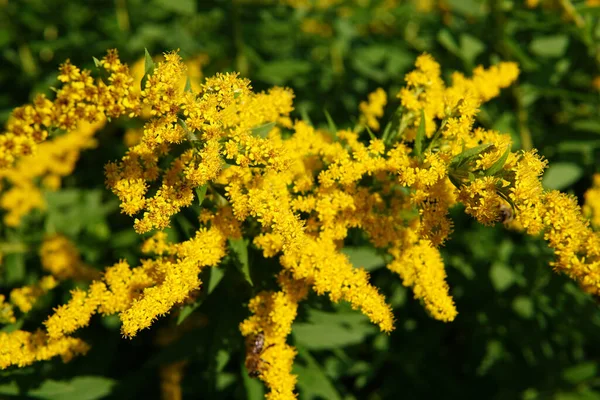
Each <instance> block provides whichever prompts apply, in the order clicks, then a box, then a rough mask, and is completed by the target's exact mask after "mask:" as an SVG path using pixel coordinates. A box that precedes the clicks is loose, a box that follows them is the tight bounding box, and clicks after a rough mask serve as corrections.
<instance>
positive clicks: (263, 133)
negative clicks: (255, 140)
mask: <svg viewBox="0 0 600 400" xmlns="http://www.w3.org/2000/svg"><path fill="white" fill-rule="evenodd" d="M274 126H275V122H267V123H266V124H263V125H259V126H256V127H254V128H252V134H253V135H255V136H258V137H261V138H263V139H264V138H266V137H267V135H268V134H269V132H271V129H273V127H274Z"/></svg>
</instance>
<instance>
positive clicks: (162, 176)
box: [0, 53, 600, 399]
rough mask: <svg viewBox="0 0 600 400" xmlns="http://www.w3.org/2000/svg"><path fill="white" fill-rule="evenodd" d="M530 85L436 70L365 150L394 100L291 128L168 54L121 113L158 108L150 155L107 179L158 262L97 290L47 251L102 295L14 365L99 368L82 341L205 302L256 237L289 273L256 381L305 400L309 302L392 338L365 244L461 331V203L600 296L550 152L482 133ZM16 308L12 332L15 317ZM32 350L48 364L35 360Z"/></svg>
mask: <svg viewBox="0 0 600 400" xmlns="http://www.w3.org/2000/svg"><path fill="white" fill-rule="evenodd" d="M110 54H114V53H110ZM107 64H108V65H116V66H120V65H122V64H120V62H118V60H117V61H115V60H114V59H113V60H112V61H110V62H108V61H104V63H103V65H107ZM72 68H74V67H72ZM72 68H71V69H72ZM118 68H121V67H118ZM125 69H126V67H125ZM65 70H67V71H68V70H69V68H67V69H65V68H63V75H64V74H65ZM109 70H111V69H110V68H109ZM518 72H519V71H518V67H517V66H516V64H514V63H500V64H498V65H496V66H492V67H490V68H488V69H484V68H482V67H477V68H476V69H475V71H474V73H473V76H472V77H470V78H467V77H465V76H464V75H462V74H458V73H456V74H454V75H453V76H452V82H451V84H450V85H446V83H445V82H444V81H443V80H442V78H441V68H440V65H439V64H438V63H437V62H436V61H435V60H434V59H433V58H432V57H431V56H429V55H427V54H424V55H422V56H420V57H418V58H417V60H416V69H415V70H414V71H412V72H410V73H409V74H407V76H406V87H405V88H403V89H402V90H401V91H400V92H399V94H398V97H399V98H400V102H401V106H400V108H399V109H398V111H397V112H396V113H395V114H394V117H393V118H392V120H391V121H390V122H389V123H387V124H386V125H385V127H384V128H383V129H382V134H381V137H380V138H374V137H371V139H368V138H367V137H366V135H363V136H362V137H361V136H360V130H361V129H362V127H364V125H365V124H366V125H367V126H370V127H372V128H373V129H377V128H378V127H379V119H380V118H381V117H382V114H383V111H382V110H383V107H384V106H385V104H386V101H387V99H386V95H385V92H384V91H383V90H382V89H380V90H378V91H376V92H375V93H373V94H372V95H370V96H369V100H368V101H367V102H365V103H362V104H361V107H360V108H361V112H362V114H363V117H362V119H361V120H359V126H357V127H356V129H354V130H339V131H337V132H329V131H325V130H320V129H315V128H314V127H312V126H310V125H309V124H308V123H306V122H303V121H292V120H291V119H290V118H289V113H290V112H291V110H292V99H293V94H292V92H291V91H290V90H288V89H283V88H272V89H271V90H269V91H268V92H264V93H254V92H252V90H251V87H250V83H249V81H248V80H246V79H242V78H239V77H238V76H237V75H236V74H218V75H216V76H215V77H212V78H208V79H206V80H205V81H204V83H202V84H201V85H200V86H199V87H198V88H197V89H194V88H190V87H186V85H184V84H183V82H185V79H184V77H185V65H184V64H183V62H182V60H181V58H180V57H179V55H178V54H177V53H169V54H166V55H165V59H164V61H163V62H161V63H159V64H158V65H157V66H156V68H155V69H154V70H153V71H152V72H151V73H150V74H149V75H147V76H146V78H147V80H146V84H145V86H144V88H143V90H142V91H141V93H140V94H139V96H140V97H139V99H137V98H136V101H135V102H134V101H133V100H132V99H131V98H129V100H127V99H123V98H119V99H118V100H115V102H114V104H117V103H118V104H121V103H120V102H124V103H123V104H126V105H132V108H131V109H132V110H133V109H135V110H137V109H138V108H139V107H141V106H140V104H144V105H145V107H147V108H148V109H149V114H150V115H151V118H150V119H149V120H148V121H147V122H146V123H145V125H144V128H143V134H142V135H141V138H140V139H139V141H138V142H136V143H135V144H133V145H132V146H131V147H130V148H129V150H128V151H127V153H126V155H125V156H124V157H123V158H122V159H121V160H120V161H119V162H114V163H109V164H108V165H107V166H106V170H105V172H106V183H107V186H108V187H109V188H110V189H111V190H112V191H113V192H114V193H115V194H116V195H117V196H118V197H119V199H120V201H121V209H122V212H124V213H126V214H128V215H131V216H134V215H138V214H140V216H139V217H138V218H136V219H135V222H134V227H135V229H136V231H137V232H139V233H145V232H149V231H152V230H156V232H154V234H153V236H151V237H150V238H149V239H148V240H146V242H145V243H144V245H143V247H142V251H143V252H145V253H147V254H151V255H152V256H149V257H148V258H146V259H143V260H142V261H141V263H140V265H139V266H138V267H135V268H131V267H130V266H129V265H128V264H127V263H126V262H125V261H121V262H119V263H117V264H115V265H113V266H111V267H109V268H106V270H105V271H104V273H103V274H102V275H101V276H96V274H95V272H94V270H90V269H89V268H87V267H86V266H85V265H83V263H82V262H81V259H80V257H79V255H78V254H77V252H76V250H75V249H74V247H73V246H72V245H70V244H69V243H68V241H66V240H65V239H64V238H62V237H61V236H56V237H51V238H48V239H47V240H46V241H45V243H44V245H43V247H42V250H41V255H42V260H43V265H44V268H45V269H47V270H48V271H50V272H51V273H52V274H53V275H55V276H56V277H57V278H59V279H64V278H78V277H85V278H91V279H93V281H92V282H91V284H90V285H89V288H87V289H86V290H83V289H75V290H73V291H72V297H71V300H70V301H69V302H68V303H67V304H65V305H62V306H60V307H58V308H57V309H56V310H55V312H54V314H53V315H51V316H50V317H49V318H48V319H47V320H46V321H45V323H44V324H45V328H46V332H43V331H42V333H36V334H28V333H26V332H23V331H15V332H13V333H9V334H3V335H4V336H1V337H0V340H2V341H5V342H6V343H7V346H6V347H5V348H6V349H10V350H7V352H5V353H2V350H0V355H2V356H3V357H5V358H4V359H3V361H2V364H1V365H0V366H3V367H6V366H9V365H26V364H29V363H31V362H33V361H35V360H36V359H47V358H48V357H50V356H51V355H56V354H62V355H63V356H65V355H66V356H67V357H70V356H71V355H73V354H75V353H77V352H84V351H85V350H86V349H87V347H86V346H85V345H84V344H83V343H82V342H80V341H78V340H77V339H74V338H72V337H71V336H70V335H72V334H73V333H74V332H75V331H76V330H77V329H79V328H81V327H83V326H86V325H87V324H88V323H89V321H90V318H91V317H92V315H94V314H97V313H99V314H103V315H107V314H114V313H118V314H119V316H120V319H121V321H122V328H121V332H122V334H123V335H124V336H127V337H133V336H135V335H136V334H137V333H138V332H139V331H140V330H142V329H145V328H148V327H149V326H150V325H151V324H152V323H153V322H154V321H155V320H156V319H157V318H158V317H161V316H163V315H165V314H167V313H169V312H170V311H171V310H172V309H173V307H174V306H176V305H178V304H183V303H185V302H186V301H189V300H190V298H193V296H194V294H195V293H197V290H198V289H199V288H200V285H201V282H200V279H199V276H198V274H199V273H200V272H201V271H202V269H203V268H205V267H207V266H215V265H217V264H219V263H220V262H221V260H222V259H223V258H224V256H225V254H226V245H227V241H228V239H241V238H243V237H244V236H246V237H247V238H249V239H251V240H252V244H253V245H254V246H256V247H257V248H259V249H260V250H261V251H262V252H263V254H264V257H266V258H273V257H278V260H279V264H280V266H281V272H279V274H278V283H279V287H280V290H279V291H262V292H260V293H259V294H258V295H257V296H255V297H254V298H253V299H251V300H250V302H249V309H250V312H251V313H252V315H251V316H249V317H248V318H247V319H246V320H245V321H243V322H242V323H241V324H240V330H241V333H242V335H243V336H245V337H246V338H247V341H248V350H247V351H248V354H247V357H248V358H247V362H246V365H247V366H248V368H249V369H251V370H250V371H249V372H250V373H251V374H252V375H253V376H254V375H255V376H258V377H259V378H260V379H261V380H263V381H264V382H265V383H266V385H267V386H268V387H269V389H270V392H269V393H268V394H267V397H268V398H270V399H294V398H296V395H295V393H294V390H295V389H294V387H295V382H296V377H295V376H294V375H293V374H292V373H291V371H292V363H293V359H294V357H295V353H296V352H295V349H294V348H293V347H292V346H290V345H289V344H288V343H287V337H288V335H289V333H290V332H291V329H292V328H291V327H292V323H293V321H294V319H295V317H296V315H297V309H298V305H299V302H300V301H301V300H302V299H304V298H305V297H306V295H307V293H308V290H309V289H312V290H313V291H314V292H315V293H317V294H319V295H327V296H328V297H329V298H330V299H331V301H333V302H338V301H342V300H343V301H347V302H348V303H349V304H350V305H351V306H352V307H353V308H354V309H358V310H360V311H361V312H362V313H363V314H365V315H366V316H367V317H368V318H369V319H370V320H371V321H372V322H373V323H374V324H376V325H378V326H379V328H380V329H381V331H383V332H390V331H392V330H393V329H394V315H393V313H392V310H391V307H390V306H389V305H388V304H387V303H386V301H385V298H384V297H383V295H382V294H381V293H380V292H379V290H378V288H377V287H375V286H373V285H372V284H371V283H370V277H369V274H368V273H367V272H366V271H365V270H364V269H363V268H360V266H354V265H352V263H351V262H350V260H349V259H348V257H347V256H346V255H344V253H343V252H342V248H343V245H344V240H345V239H346V238H347V236H348V232H349V231H350V230H351V229H359V230H361V231H362V232H364V233H365V235H366V237H367V238H368V240H370V242H371V243H372V245H373V246H374V247H375V248H376V249H378V251H380V252H381V253H388V254H389V255H390V256H391V257H392V261H391V263H390V264H389V265H388V269H389V270H391V271H393V272H395V273H397V274H398V275H399V276H400V277H401V278H402V281H403V284H404V285H406V286H410V287H412V288H413V292H414V296H415V298H417V299H419V300H421V301H422V302H423V304H424V306H425V309H426V310H427V311H428V312H429V313H430V314H431V315H432V316H433V317H434V318H436V319H438V320H441V321H452V320H453V319H454V318H455V317H456V315H457V309H456V307H455V304H454V301H453V299H452V297H451V296H450V290H449V286H448V284H447V282H446V273H445V270H444V265H443V261H442V258H441V256H440V253H439V250H438V247H439V246H441V245H442V244H443V243H444V242H445V241H446V240H448V238H449V235H450V234H451V232H452V230H453V223H452V221H451V220H450V218H449V216H448V213H449V208H450V207H452V206H453V205H455V204H457V203H462V204H463V205H464V207H465V211H466V213H468V214H469V215H472V216H473V217H474V218H476V219H477V220H478V221H480V222H481V223H483V224H492V223H495V222H498V221H502V222H507V218H506V215H507V213H509V214H511V216H514V220H515V224H518V225H519V226H520V227H521V228H523V229H525V230H526V231H527V232H528V233H529V234H539V233H543V234H544V237H545V238H546V240H547V241H548V242H549V244H550V246H551V247H552V248H553V249H554V250H555V253H556V256H557V258H556V261H555V263H554V265H555V267H556V268H557V269H560V270H563V271H565V272H566V273H567V274H569V275H570V276H572V277H573V278H574V279H576V280H577V281H578V282H579V283H580V284H581V285H582V287H583V288H584V289H585V290H587V291H589V292H591V293H594V294H598V292H599V288H600V276H599V274H598V266H599V265H600V244H599V243H598V240H599V239H598V238H597V237H596V236H595V234H594V233H593V232H592V231H591V229H590V228H589V226H588V224H587V222H586V220H585V219H584V217H583V216H582V213H581V210H580V209H579V207H578V206H577V204H576V202H575V200H574V199H573V198H570V197H568V196H566V195H563V194H560V193H558V192H546V191H544V190H543V188H542V186H541V183H540V176H541V174H542V172H543V170H544V168H545V166H546V163H545V161H544V160H542V159H541V158H540V157H539V156H538V155H537V154H536V153H535V151H530V152H512V151H511V146H512V143H511V140H510V137H509V136H508V135H502V134H500V133H498V132H495V131H490V130H485V129H481V128H476V127H475V126H474V124H475V116H476V114H477V112H478V108H479V107H480V106H481V105H482V103H484V102H486V101H488V100H490V99H491V98H493V97H495V96H497V95H498V94H499V92H500V89H502V88H504V87H507V86H508V85H510V84H511V83H512V82H513V81H514V80H515V79H516V78H517V76H518ZM70 79H71V78H70ZM73 79H75V78H72V79H71V80H73ZM117 86H118V85H117ZM111 104H113V103H111ZM133 106H135V107H133ZM196 196H198V197H200V198H201V201H200V203H201V205H203V206H204V207H205V208H203V209H202V211H201V212H200V214H199V225H200V227H199V228H198V229H197V231H196V232H195V233H194V234H193V235H192V237H191V238H190V239H188V240H186V241H183V242H181V243H170V242H169V241H168V240H167V234H166V233H165V232H164V231H163V229H164V228H166V227H168V226H169V224H170V221H171V218H172V217H173V216H174V215H175V214H177V213H178V212H179V211H180V210H181V209H182V208H183V207H186V206H189V205H190V204H192V202H193V200H194V198H195V197H196ZM242 226H244V227H245V228H246V227H247V226H251V227H252V228H251V229H247V230H246V229H244V230H242ZM46 286H48V285H46ZM24 297H26V293H25V294H24ZM1 300H2V303H1V304H0V305H1V306H2V315H3V316H4V317H5V320H11V319H14V316H13V314H11V313H12V309H10V310H9V309H8V308H6V306H5V305H7V303H5V302H4V300H5V299H4V298H2V299H1ZM36 335H37V336H36ZM23 346H29V347H28V349H34V350H32V353H24V352H23V351H22V350H19V349H22V348H23ZM173 368H174V369H173V370H167V371H165V372H164V373H165V377H164V381H165V382H166V383H165V384H168V385H170V386H169V387H172V388H175V387H176V386H178V382H179V381H178V379H180V376H181V375H180V373H181V370H180V369H176V368H175V366H173ZM169 377H173V378H172V379H171V378H169ZM169 379H171V380H169ZM175 383H177V385H176V384H175ZM171 384H172V385H171ZM165 390H166V389H165ZM175 391H176V390H175V389H173V393H175Z"/></svg>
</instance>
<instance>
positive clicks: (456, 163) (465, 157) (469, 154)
mask: <svg viewBox="0 0 600 400" xmlns="http://www.w3.org/2000/svg"><path fill="white" fill-rule="evenodd" d="M491 146H493V145H492V144H491V143H486V144H480V145H479V146H475V147H472V148H470V149H467V150H465V151H463V152H462V153H460V154H458V155H457V156H455V157H454V158H453V159H452V161H451V162H450V166H451V167H454V168H458V167H460V166H461V165H463V164H465V163H466V162H468V161H470V160H472V159H473V158H474V157H476V156H478V155H479V154H481V153H483V152H484V151H486V150H487V149H489V148H490V147H491Z"/></svg>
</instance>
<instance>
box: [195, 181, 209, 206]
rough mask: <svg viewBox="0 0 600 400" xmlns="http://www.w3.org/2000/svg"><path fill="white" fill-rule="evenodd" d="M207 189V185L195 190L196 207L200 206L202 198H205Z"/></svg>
mask: <svg viewBox="0 0 600 400" xmlns="http://www.w3.org/2000/svg"><path fill="white" fill-rule="evenodd" d="M207 189H208V183H205V184H204V185H202V186H200V187H197V188H196V196H198V205H199V206H201V205H202V202H203V201H204V198H205V197H206V190H207Z"/></svg>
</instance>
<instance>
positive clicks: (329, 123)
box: [323, 110, 337, 138]
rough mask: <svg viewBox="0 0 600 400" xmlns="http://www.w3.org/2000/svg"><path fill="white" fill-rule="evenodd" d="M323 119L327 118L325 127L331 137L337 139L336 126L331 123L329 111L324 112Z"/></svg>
mask: <svg viewBox="0 0 600 400" xmlns="http://www.w3.org/2000/svg"><path fill="white" fill-rule="evenodd" d="M323 112H324V113H325V118H327V125H328V127H329V132H331V134H332V135H333V137H335V138H337V126H335V122H333V118H331V115H330V114H329V111H327V110H324V111H323Z"/></svg>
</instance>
